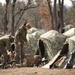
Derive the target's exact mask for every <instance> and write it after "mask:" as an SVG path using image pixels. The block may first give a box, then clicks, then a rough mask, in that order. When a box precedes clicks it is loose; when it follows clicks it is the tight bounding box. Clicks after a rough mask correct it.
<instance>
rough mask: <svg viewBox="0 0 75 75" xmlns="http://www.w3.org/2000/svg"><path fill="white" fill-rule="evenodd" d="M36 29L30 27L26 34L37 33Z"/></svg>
mask: <svg viewBox="0 0 75 75" xmlns="http://www.w3.org/2000/svg"><path fill="white" fill-rule="evenodd" d="M37 30H38V29H36V28H35V27H32V28H30V29H28V30H27V33H28V34H32V33H33V32H35V31H37Z"/></svg>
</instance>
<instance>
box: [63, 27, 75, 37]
mask: <svg viewBox="0 0 75 75" xmlns="http://www.w3.org/2000/svg"><path fill="white" fill-rule="evenodd" d="M63 35H65V36H67V37H72V36H75V28H71V29H70V30H68V31H66V32H65V33H63Z"/></svg>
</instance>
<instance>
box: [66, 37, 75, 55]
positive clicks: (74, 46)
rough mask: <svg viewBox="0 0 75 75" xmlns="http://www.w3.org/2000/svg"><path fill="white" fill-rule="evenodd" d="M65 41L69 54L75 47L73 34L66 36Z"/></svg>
mask: <svg viewBox="0 0 75 75" xmlns="http://www.w3.org/2000/svg"><path fill="white" fill-rule="evenodd" d="M66 43H68V44H69V54H70V53H71V52H73V50H74V49H75V36H73V37H70V38H68V39H67V42H66Z"/></svg>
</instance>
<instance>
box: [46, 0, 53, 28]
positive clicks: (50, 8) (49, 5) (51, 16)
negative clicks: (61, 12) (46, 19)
mask: <svg viewBox="0 0 75 75" xmlns="http://www.w3.org/2000/svg"><path fill="white" fill-rule="evenodd" d="M47 2H48V7H49V11H50V19H51V20H50V21H51V23H52V27H51V29H54V23H53V13H52V7H51V0H47Z"/></svg>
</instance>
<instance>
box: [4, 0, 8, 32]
mask: <svg viewBox="0 0 75 75" xmlns="http://www.w3.org/2000/svg"><path fill="white" fill-rule="evenodd" d="M8 5H9V0H6V6H5V15H4V18H3V19H4V21H3V23H4V33H6V32H7V30H8V29H7V25H8V12H7V10H8Z"/></svg>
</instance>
